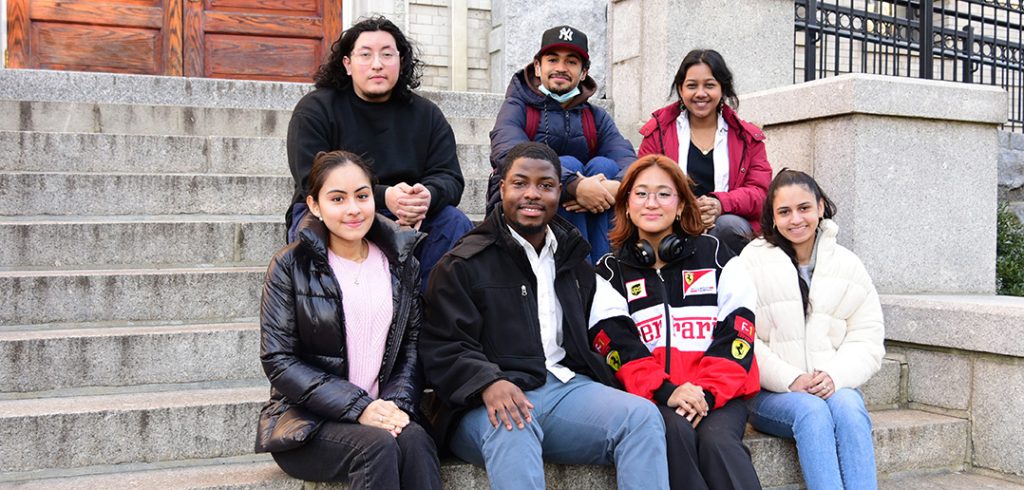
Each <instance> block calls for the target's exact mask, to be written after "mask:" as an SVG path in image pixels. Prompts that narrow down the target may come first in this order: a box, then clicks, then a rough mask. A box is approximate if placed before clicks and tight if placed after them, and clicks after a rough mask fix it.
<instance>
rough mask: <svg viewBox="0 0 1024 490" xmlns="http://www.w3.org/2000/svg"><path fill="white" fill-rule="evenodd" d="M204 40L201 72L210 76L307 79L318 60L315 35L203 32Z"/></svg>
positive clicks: (253, 78)
mask: <svg viewBox="0 0 1024 490" xmlns="http://www.w3.org/2000/svg"><path fill="white" fill-rule="evenodd" d="M205 42H206V46H205V51H204V52H203V57H204V58H205V59H206V65H205V70H206V74H205V75H204V76H207V77H212V78H243V79H247V80H293V81H300V82H308V81H309V80H310V75H308V73H309V70H310V67H316V66H318V63H319V62H320V42H319V41H318V40H316V39H280V38H273V37H259V36H234V35H228V34H207V35H206V39H205ZM256 60H258V62H257V61H256ZM296 74H299V75H296Z"/></svg>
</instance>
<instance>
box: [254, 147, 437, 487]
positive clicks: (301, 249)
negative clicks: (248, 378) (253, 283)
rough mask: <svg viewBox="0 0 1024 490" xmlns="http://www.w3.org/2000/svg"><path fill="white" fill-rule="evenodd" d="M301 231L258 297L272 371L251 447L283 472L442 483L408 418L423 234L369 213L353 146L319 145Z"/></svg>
mask: <svg viewBox="0 0 1024 490" xmlns="http://www.w3.org/2000/svg"><path fill="white" fill-rule="evenodd" d="M309 182H310V195H309V197H308V198H307V205H308V206H309V208H310V210H311V213H310V214H308V215H307V216H306V217H305V219H304V221H303V223H302V224H301V225H300V227H299V239H298V240H296V241H294V242H292V243H290V244H289V245H288V246H286V247H285V248H283V249H281V250H280V251H279V252H278V253H277V254H276V255H274V258H273V259H272V260H271V263H270V267H269V269H268V270H267V275H266V279H265V281H264V285H263V298H262V303H261V306H260V331H261V345H260V359H261V361H262V363H263V370H264V372H266V374H267V378H269V379H270V385H271V392H270V401H268V402H267V403H266V404H265V405H264V406H263V411H262V413H261V414H260V420H259V430H258V433H257V437H256V451H257V452H270V453H272V454H273V456H274V459H275V460H276V461H277V464H278V465H279V466H280V467H281V469H283V470H284V471H285V472H286V473H288V474H289V475H291V476H293V477H296V478H301V479H305V480H315V481H348V482H349V483H350V484H351V488H353V489H359V488H374V489H377V488H388V489H390V488H396V489H397V488H411V487H413V486H415V487H416V488H438V489H439V488H441V482H440V472H439V465H438V461H437V452H436V448H435V447H434V444H433V442H432V440H431V439H430V437H429V436H428V435H427V432H426V431H425V430H424V429H423V428H422V427H420V426H419V425H418V424H417V423H416V419H417V417H416V406H417V405H418V403H419V397H420V394H421V393H422V383H421V375H420V372H419V366H418V363H417V354H416V344H417V338H418V336H419V329H420V318H421V317H420V298H419V293H418V292H419V284H418V283H419V264H418V262H417V261H416V259H415V258H414V257H413V255H412V252H413V248H414V247H415V245H416V243H417V241H418V240H419V238H420V236H421V235H420V234H419V233H417V232H416V231H414V230H400V229H399V228H398V227H397V225H395V224H394V223H393V222H392V221H391V220H389V219H383V218H381V217H378V216H376V215H375V213H374V202H373V191H372V185H373V183H372V174H371V171H370V169H369V167H368V166H367V165H366V164H365V163H364V162H363V161H362V160H361V159H360V158H359V157H357V156H356V155H353V154H351V153H347V152H342V151H336V152H330V153H323V152H321V153H320V154H318V155H317V157H316V159H315V161H314V164H313V169H312V172H311V173H310V179H309Z"/></svg>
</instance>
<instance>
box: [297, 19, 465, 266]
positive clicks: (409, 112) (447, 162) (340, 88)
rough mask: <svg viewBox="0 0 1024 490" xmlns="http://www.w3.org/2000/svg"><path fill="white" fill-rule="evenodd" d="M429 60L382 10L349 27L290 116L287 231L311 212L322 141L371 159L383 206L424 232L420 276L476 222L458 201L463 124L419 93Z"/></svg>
mask: <svg viewBox="0 0 1024 490" xmlns="http://www.w3.org/2000/svg"><path fill="white" fill-rule="evenodd" d="M421 67H422V62H420V61H419V60H418V59H416V58H415V53H414V52H413V46H412V43H411V42H409V40H408V39H406V37H405V35H404V34H403V33H402V31H401V30H399V29H398V27H397V26H396V25H395V24H394V23H392V22H391V21H389V20H387V19H385V18H384V17H373V18H369V19H365V20H363V21H360V22H358V23H356V24H355V25H353V26H352V27H350V28H348V29H347V30H345V32H344V33H342V35H341V37H340V38H339V39H338V41H337V42H335V43H334V45H333V47H332V49H331V54H330V57H329V58H328V59H327V62H326V63H324V64H323V65H321V66H320V69H319V71H318V72H317V74H316V75H315V76H314V80H315V81H316V87H317V88H316V90H313V91H312V92H310V93H309V94H307V95H306V96H305V97H303V98H302V100H300V101H299V102H298V104H296V105H295V110H294V111H293V113H292V119H291V122H290V123H289V125H288V166H289V167H290V168H291V172H292V177H293V178H294V179H295V194H294V195H293V197H292V205H291V207H290V208H289V209H288V213H286V221H287V223H288V241H289V242H291V241H292V240H294V239H295V238H296V237H295V229H296V227H297V226H298V223H299V222H300V221H301V220H302V216H303V215H304V214H305V213H306V205H305V201H306V194H308V193H309V186H308V183H307V182H306V180H307V179H308V178H309V171H310V168H312V165H313V158H314V157H316V155H317V153H319V152H321V151H334V150H346V151H349V152H351V153H355V154H357V155H359V156H361V157H363V158H364V159H366V160H367V161H369V162H370V164H371V166H372V167H373V172H374V174H375V176H376V178H377V181H378V182H376V184H375V185H374V187H373V198H374V201H375V203H376V206H377V210H378V211H379V212H381V213H382V214H384V215H385V216H388V217H390V218H393V219H395V220H396V221H397V222H398V224H400V225H409V226H414V227H418V228H419V229H420V231H424V232H426V233H427V234H428V235H427V238H425V239H424V240H423V242H422V243H421V245H420V247H419V248H418V249H417V251H416V257H417V258H418V259H419V261H420V271H421V274H422V279H423V280H422V283H423V284H424V285H425V284H426V283H427V275H428V274H429V273H430V270H431V269H432V268H433V266H434V263H436V262H437V260H438V259H439V258H440V257H441V255H444V253H445V252H446V251H448V249H450V248H451V247H452V245H453V244H454V243H455V241H456V240H458V239H459V238H460V237H461V236H462V235H463V234H465V233H466V232H467V231H469V230H470V229H471V228H472V226H473V225H472V223H471V222H470V221H469V218H467V217H466V215H465V214H463V213H462V212H461V211H459V210H458V209H457V208H456V206H458V204H459V200H461V199H462V190H463V187H464V185H465V183H464V181H463V179H462V170H461V168H460V167H459V159H458V157H457V156H456V153H455V134H454V133H453V132H452V128H451V126H450V125H449V124H448V121H447V120H446V119H445V117H444V115H443V114H441V110H440V109H438V107H437V106H436V105H434V104H433V103H432V102H430V101H429V100H427V99H425V98H423V97H420V96H419V95H417V94H415V93H413V91H412V89H414V88H416V87H418V86H419V77H420V70H421Z"/></svg>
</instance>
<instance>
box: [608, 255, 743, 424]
mask: <svg viewBox="0 0 1024 490" xmlns="http://www.w3.org/2000/svg"><path fill="white" fill-rule="evenodd" d="M623 248H624V250H619V251H616V252H615V253H614V254H608V255H605V256H604V257H602V258H601V260H600V261H599V262H598V265H597V267H596V269H597V274H598V276H599V279H598V287H597V294H596V296H595V298H594V303H595V304H600V305H602V308H604V310H605V311H602V312H600V313H597V312H595V313H597V314H596V315H594V314H592V316H591V321H590V323H591V328H590V340H591V346H592V347H593V349H594V350H596V351H597V352H598V353H599V354H601V355H602V356H603V357H604V358H605V360H606V362H607V363H608V364H609V365H610V366H611V367H612V369H614V370H615V375H616V377H617V378H618V379H619V381H621V382H622V384H623V386H624V387H625V389H626V391H628V392H630V393H633V394H635V395H639V396H642V397H645V398H647V399H650V400H653V401H655V402H657V403H660V404H665V403H666V402H667V401H668V398H669V396H670V395H671V394H672V392H673V390H675V388H676V387H677V386H679V385H682V384H683V383H686V382H689V383H691V384H695V385H698V386H700V387H701V388H703V389H704V396H705V398H706V399H707V402H708V406H709V407H711V408H712V409H714V408H719V407H721V406H723V405H725V404H726V402H728V401H729V400H732V399H734V398H738V397H744V398H745V397H750V396H752V395H754V394H756V393H757V392H758V390H759V389H760V380H759V375H758V370H757V362H756V361H755V360H754V352H753V350H754V308H755V305H756V301H757V293H756V291H755V289H754V285H753V283H752V282H751V281H750V280H749V278H748V277H747V274H746V270H745V269H743V268H742V266H740V264H739V263H736V264H735V265H734V266H731V267H730V266H728V265H726V263H727V262H728V261H729V259H731V258H732V252H730V251H729V249H728V247H723V246H720V245H719V242H718V240H717V239H715V238H714V237H712V236H710V235H700V236H691V237H686V240H685V245H684V247H683V253H682V254H681V256H680V258H678V259H676V260H674V261H672V262H671V263H668V264H666V265H665V266H664V267H663V268H661V270H657V269H654V268H653V267H647V266H643V265H640V264H639V263H637V261H636V260H635V259H634V258H633V257H632V253H631V252H630V251H629V250H628V246H627V247H623ZM623 310H625V311H626V312H627V314H628V315H629V316H630V317H631V318H632V319H633V324H632V325H628V326H624V324H623V323H622V322H603V323H599V320H600V319H601V318H609V317H613V316H616V315H620V314H622V313H623ZM667 315H670V316H671V318H672V321H671V332H672V335H667V332H668V331H669V329H667V328H665V325H666V323H668V322H666V321H665V318H666V316H667Z"/></svg>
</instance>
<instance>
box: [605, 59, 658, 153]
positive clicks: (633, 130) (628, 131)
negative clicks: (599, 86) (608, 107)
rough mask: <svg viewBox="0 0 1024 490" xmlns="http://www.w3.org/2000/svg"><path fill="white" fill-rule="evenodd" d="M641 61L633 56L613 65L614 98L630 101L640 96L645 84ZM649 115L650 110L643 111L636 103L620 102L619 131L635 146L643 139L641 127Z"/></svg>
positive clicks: (617, 115) (617, 117)
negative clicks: (642, 77)
mask: <svg viewBox="0 0 1024 490" xmlns="http://www.w3.org/2000/svg"><path fill="white" fill-rule="evenodd" d="M640 63H641V60H640V59H639V58H633V59H629V60H626V61H622V62H618V63H615V64H614V65H613V66H612V77H613V79H614V80H615V83H614V84H613V86H612V98H613V99H614V100H619V101H623V100H626V101H628V100H636V99H637V98H639V97H640V94H641V91H642V86H643V82H642V79H641V74H640V70H639V68H640ZM649 117H650V112H642V111H641V108H640V107H639V106H637V105H636V104H629V103H626V104H619V110H617V111H616V113H615V125H616V126H617V127H618V128H619V132H620V133H622V135H623V136H625V137H626V139H628V140H630V142H632V143H633V146H639V145H640V141H641V140H643V138H642V137H641V136H640V128H641V127H642V126H643V124H644V123H645V122H647V118H649Z"/></svg>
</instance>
